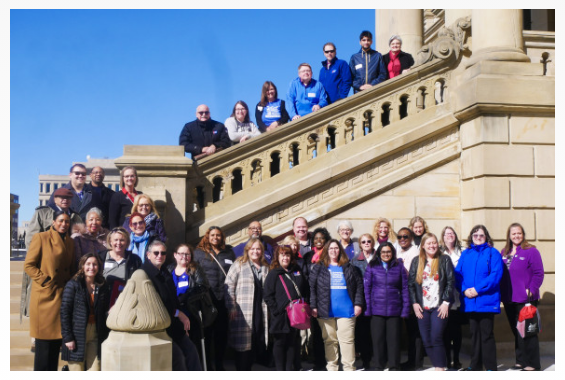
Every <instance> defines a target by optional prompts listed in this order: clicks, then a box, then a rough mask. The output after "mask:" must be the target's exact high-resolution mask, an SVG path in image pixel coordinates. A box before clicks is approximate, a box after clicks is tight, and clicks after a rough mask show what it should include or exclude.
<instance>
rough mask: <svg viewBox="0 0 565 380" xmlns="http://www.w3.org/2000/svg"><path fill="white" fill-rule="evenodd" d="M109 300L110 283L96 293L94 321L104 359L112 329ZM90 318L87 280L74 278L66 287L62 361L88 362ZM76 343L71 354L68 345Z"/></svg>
mask: <svg viewBox="0 0 565 380" xmlns="http://www.w3.org/2000/svg"><path fill="white" fill-rule="evenodd" d="M109 306H110V305H109V297H108V289H107V285H106V283H103V284H102V285H101V286H98V285H97V286H96V288H95V290H94V318H95V320H96V323H95V324H96V334H97V336H98V349H97V351H96V353H97V355H98V358H100V359H101V358H102V342H104V340H106V338H107V337H108V334H109V333H110V330H109V329H108V327H107V326H106V318H107V316H108V309H109ZM89 316H90V295H89V294H88V290H87V289H86V284H85V282H84V279H80V280H79V279H72V280H70V281H69V282H67V285H65V290H64V291H63V302H62V303H61V333H62V335H63V346H62V351H61V359H63V360H66V361H74V362H82V361H84V360H85V350H86V327H87V325H88V317H89ZM73 340H74V341H75V344H76V348H75V350H73V351H70V350H69V349H68V348H67V346H66V345H65V343H68V342H72V341H73Z"/></svg>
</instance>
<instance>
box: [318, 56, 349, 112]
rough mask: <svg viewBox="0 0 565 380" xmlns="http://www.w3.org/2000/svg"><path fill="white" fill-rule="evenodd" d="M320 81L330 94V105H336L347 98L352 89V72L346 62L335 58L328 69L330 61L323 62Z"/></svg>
mask: <svg viewBox="0 0 565 380" xmlns="http://www.w3.org/2000/svg"><path fill="white" fill-rule="evenodd" d="M318 80H319V81H320V83H322V85H323V86H324V89H325V90H326V92H327V94H328V104H331V103H335V102H336V101H338V100H340V99H345V98H347V95H349V90H350V89H351V82H352V79H351V71H350V70H349V65H348V64H347V62H346V61H344V60H342V59H337V56H335V57H334V58H333V59H332V61H331V62H330V68H329V69H328V61H327V60H325V61H322V68H321V69H320V75H319V76H318Z"/></svg>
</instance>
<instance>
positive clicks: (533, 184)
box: [510, 178, 555, 208]
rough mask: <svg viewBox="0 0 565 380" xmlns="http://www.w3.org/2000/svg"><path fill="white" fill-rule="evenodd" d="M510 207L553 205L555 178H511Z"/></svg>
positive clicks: (544, 206) (551, 206)
mask: <svg viewBox="0 0 565 380" xmlns="http://www.w3.org/2000/svg"><path fill="white" fill-rule="evenodd" d="M510 183H511V189H512V207H538V208H554V207H555V179H553V178H512V179H510Z"/></svg>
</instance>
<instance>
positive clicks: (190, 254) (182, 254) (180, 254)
mask: <svg viewBox="0 0 565 380" xmlns="http://www.w3.org/2000/svg"><path fill="white" fill-rule="evenodd" d="M175 255H179V256H181V257H183V256H184V257H191V256H192V253H178V252H175Z"/></svg>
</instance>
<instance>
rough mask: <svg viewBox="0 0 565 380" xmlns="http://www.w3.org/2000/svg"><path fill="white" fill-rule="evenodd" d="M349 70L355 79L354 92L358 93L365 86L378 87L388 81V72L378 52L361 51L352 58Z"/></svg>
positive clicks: (371, 50)
mask: <svg viewBox="0 0 565 380" xmlns="http://www.w3.org/2000/svg"><path fill="white" fill-rule="evenodd" d="M349 69H350V70H351V76H352V78H353V84H352V86H353V92H354V93H358V92H359V91H361V90H360V87H361V86H363V85H364V84H370V85H371V86H376V85H377V84H379V83H381V82H383V81H385V80H386V77H387V70H386V67H385V64H384V60H383V56H382V55H381V53H379V52H378V51H376V50H373V49H369V51H368V52H365V51H364V50H363V49H359V52H358V53H355V54H353V55H352V56H351V59H350V60H349Z"/></svg>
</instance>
